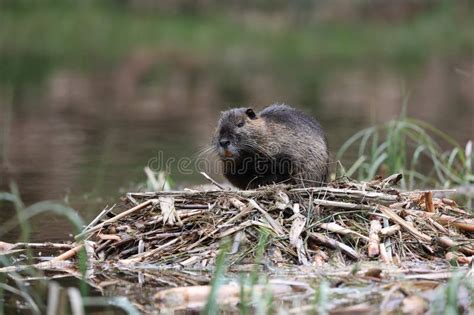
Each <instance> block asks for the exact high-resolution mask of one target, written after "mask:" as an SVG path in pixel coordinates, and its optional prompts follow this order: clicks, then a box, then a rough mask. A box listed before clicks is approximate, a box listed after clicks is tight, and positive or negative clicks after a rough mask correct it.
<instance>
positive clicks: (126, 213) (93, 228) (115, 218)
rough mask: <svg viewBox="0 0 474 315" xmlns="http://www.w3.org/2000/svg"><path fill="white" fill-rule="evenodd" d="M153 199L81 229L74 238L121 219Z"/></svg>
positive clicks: (150, 202)
mask: <svg viewBox="0 0 474 315" xmlns="http://www.w3.org/2000/svg"><path fill="white" fill-rule="evenodd" d="M155 201H156V200H154V199H150V200H147V201H145V202H143V203H141V204H139V205H138V206H135V207H133V208H131V209H129V210H127V211H124V212H122V213H120V214H117V215H116V216H115V217H113V218H110V219H108V220H105V221H104V222H102V223H100V224H99V225H96V226H94V227H92V228H90V229H89V230H87V231H83V232H82V233H80V234H78V235H76V236H74V238H75V239H76V240H77V239H81V238H82V237H84V236H85V235H88V234H91V233H93V232H95V231H98V230H100V229H101V228H102V227H104V226H105V225H106V224H109V223H112V222H115V221H117V220H119V219H121V218H123V217H126V216H127V215H129V214H130V213H132V212H135V211H137V210H140V209H143V208H145V207H148V206H149V205H152V204H153V203H155Z"/></svg>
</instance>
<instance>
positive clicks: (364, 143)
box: [336, 111, 474, 189]
mask: <svg viewBox="0 0 474 315" xmlns="http://www.w3.org/2000/svg"><path fill="white" fill-rule="evenodd" d="M440 143H442V144H443V145H444V146H449V147H450V149H449V150H443V149H442V146H441V144H440ZM350 149H352V150H353V151H356V152H357V155H358V159H357V160H356V161H355V162H354V163H353V164H352V165H351V166H350V167H348V168H347V170H346V169H344V168H343V170H342V175H344V176H348V177H354V178H357V179H359V180H371V179H373V178H374V177H375V176H376V175H382V176H385V175H390V174H393V173H403V175H404V179H403V180H402V183H401V185H402V188H404V189H415V188H425V187H439V188H450V187H457V186H464V185H470V184H474V170H473V163H474V155H473V154H472V141H468V142H467V144H466V145H461V144H459V143H457V142H456V141H455V140H453V139H452V138H451V137H449V136H448V135H447V134H445V133H443V132H442V131H440V130H439V129H437V128H435V127H433V126H431V125H429V124H427V123H425V122H423V121H420V120H416V119H413V118H408V117H406V115H405V113H404V111H403V112H402V114H401V115H400V117H398V118H397V119H395V120H391V121H389V122H387V123H383V124H380V125H376V126H372V127H369V128H366V129H363V130H361V131H359V132H357V133H356V134H355V135H353V136H352V137H351V138H349V139H348V140H347V141H346V142H345V143H344V144H343V145H342V147H341V148H340V150H339V151H338V153H337V155H336V158H337V159H338V160H347V158H346V154H348V152H349V150H350Z"/></svg>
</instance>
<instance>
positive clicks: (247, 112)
mask: <svg viewBox="0 0 474 315" xmlns="http://www.w3.org/2000/svg"><path fill="white" fill-rule="evenodd" d="M245 113H246V114H247V116H249V118H250V119H257V115H256V114H255V112H254V111H253V109H251V108H249V109H247V110H246V111H245Z"/></svg>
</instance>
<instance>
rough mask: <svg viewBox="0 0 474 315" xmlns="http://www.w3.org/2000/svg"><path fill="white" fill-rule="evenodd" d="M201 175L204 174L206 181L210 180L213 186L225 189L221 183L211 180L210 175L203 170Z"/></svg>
mask: <svg viewBox="0 0 474 315" xmlns="http://www.w3.org/2000/svg"><path fill="white" fill-rule="evenodd" d="M201 175H202V176H204V177H205V178H206V179H207V180H208V181H210V182H211V183H212V184H214V185H215V186H217V187H218V188H219V189H220V190H226V189H225V188H224V187H222V186H221V184H219V183H218V182H216V181H215V180H213V179H212V178H211V176H209V175H207V174H206V173H204V172H201Z"/></svg>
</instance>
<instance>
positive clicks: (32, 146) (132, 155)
mask: <svg viewBox="0 0 474 315" xmlns="http://www.w3.org/2000/svg"><path fill="white" fill-rule="evenodd" d="M426 67H427V68H428V69H424V70H423V71H421V72H428V74H424V75H421V74H420V77H421V79H419V80H418V79H404V78H403V76H401V75H397V74H396V73H390V72H387V73H385V74H383V75H381V74H380V73H378V72H377V73H366V74H364V75H359V74H354V73H352V72H354V71H350V72H349V73H347V74H344V73H341V74H337V75H335V77H338V76H340V77H341V78H342V79H341V80H342V81H335V82H332V81H330V80H328V81H327V82H325V83H324V91H321V92H319V93H318V95H316V96H315V97H314V98H313V101H314V103H313V104H309V103H306V104H299V103H298V102H297V101H298V97H293V96H291V95H290V93H289V92H288V91H285V90H283V91H276V92H275V93H276V94H275V96H274V97H272V96H266V97H263V99H261V100H260V99H259V96H260V94H259V93H247V94H245V93H244V94H245V95H240V96H238V97H235V98H236V99H239V102H234V101H232V98H230V97H228V96H226V95H225V94H224V95H223V93H222V92H219V90H218V88H215V87H212V85H213V84H215V85H218V82H217V83H216V82H212V81H211V82H208V83H207V84H206V85H205V86H201V85H200V84H197V87H196V86H192V85H191V86H188V84H186V83H183V82H181V85H180V87H181V88H182V89H183V90H179V89H178V87H175V86H173V84H170V83H169V82H166V81H165V83H161V84H158V83H156V86H155V84H152V85H151V87H152V88H154V89H156V91H154V92H153V93H151V92H150V95H148V93H147V89H148V88H149V87H147V89H145V88H140V87H138V88H137V90H136V91H134V92H130V93H131V94H130V96H127V98H128V99H129V103H128V102H127V103H123V102H119V101H117V99H123V98H124V96H123V95H120V94H121V93H124V92H123V91H117V90H116V89H109V90H108V89H107V88H104V87H97V84H98V83H97V82H96V79H95V78H94V76H93V75H90V76H91V77H89V76H88V75H87V74H86V75H84V74H83V75H81V76H79V78H78V75H77V74H75V73H68V72H61V73H57V74H54V75H52V77H51V78H50V79H49V83H48V84H46V85H43V86H40V87H37V88H34V87H31V88H28V89H22V90H20V91H15V92H14V93H12V92H11V91H8V90H5V93H4V94H3V95H4V97H3V98H2V100H3V102H2V103H0V104H2V107H1V111H0V112H1V114H2V115H1V116H2V169H1V173H0V178H1V182H0V185H1V189H2V190H8V189H9V184H10V183H11V182H14V183H16V184H17V185H18V187H19V190H20V193H21V197H22V199H23V201H24V202H25V204H26V205H29V204H32V203H35V202H38V201H42V200H62V201H65V202H66V203H68V204H69V205H70V206H71V207H73V208H75V209H77V210H78V212H79V213H80V214H81V215H82V216H83V218H84V219H85V221H89V220H90V219H91V218H93V217H94V216H95V215H96V214H97V213H98V212H99V211H100V210H101V209H102V208H103V207H104V206H105V205H107V204H109V205H110V204H113V203H114V200H117V198H118V197H119V196H120V195H121V194H122V193H123V192H125V191H127V190H129V189H136V187H138V184H140V183H144V182H145V179H146V177H145V175H144V172H143V168H144V167H145V166H146V165H148V164H150V163H151V164H150V165H152V166H153V167H154V169H155V170H156V171H159V170H161V169H159V167H158V166H157V165H163V164H160V163H158V164H157V163H156V162H157V160H159V161H161V160H164V161H169V159H171V158H174V161H177V160H179V159H180V158H183V157H191V158H196V157H201V158H204V159H207V158H208V156H207V155H202V156H201V155H199V152H201V151H202V150H203V149H205V148H207V147H208V146H209V145H210V141H211V138H212V134H213V128H214V127H215V123H216V121H217V119H218V117H219V112H220V110H222V109H225V108H229V107H232V106H241V105H247V104H254V107H256V108H262V107H264V106H265V105H267V104H270V103H272V102H286V103H290V104H292V105H294V106H296V107H299V108H302V109H304V110H305V111H307V112H308V113H310V114H312V115H314V116H315V117H317V118H318V119H319V120H320V121H321V123H322V125H323V126H324V128H325V129H326V131H327V134H328V138H329V143H330V148H331V151H332V154H333V155H335V153H336V151H337V148H339V147H340V145H341V144H342V143H343V142H344V141H345V140H346V139H347V138H349V137H350V136H351V135H352V134H353V133H354V132H356V131H358V130H360V129H361V128H364V127H367V126H369V125H371V124H373V123H375V122H381V121H387V120H389V119H391V118H394V117H396V116H397V115H398V114H399V112H400V110H401V107H402V103H403V99H404V97H405V96H404V92H403V91H402V89H401V88H400V86H397V85H396V84H395V82H396V78H397V77H398V78H399V80H402V81H403V80H406V82H410V85H411V86H413V88H412V90H411V93H410V104H411V105H410V106H409V113H410V115H411V116H413V117H415V118H419V119H423V120H426V121H428V122H430V123H431V124H433V125H434V126H436V127H438V128H439V129H441V130H442V131H444V132H446V133H448V134H450V135H451V136H453V137H454V138H455V139H456V140H457V141H460V142H461V143H462V142H464V141H467V140H468V139H469V138H472V135H473V134H474V131H473V117H474V116H473V115H474V114H473V113H474V105H473V104H474V101H473V98H474V95H473V90H474V89H473V90H469V89H465V90H463V89H462V86H463V84H468V83H467V82H466V80H468V81H469V80H470V82H473V79H472V77H470V78H465V77H463V76H460V75H458V74H457V73H456V72H454V71H451V70H453V69H452V68H450V67H449V66H448V65H444V64H438V65H431V64H428V65H427V66H426ZM431 67H435V68H440V69H441V70H440V69H436V70H430V68H431ZM177 72H181V70H177ZM432 72H434V73H432ZM178 76H183V78H182V80H184V81H186V80H188V79H186V76H185V74H182V73H180V74H179V75H178ZM351 76H353V78H351ZM445 76H448V77H451V78H452V79H453V80H457V81H458V83H459V85H456V84H450V85H447V86H445V85H443V84H440V83H439V82H438V81H439V80H443V81H446V82H447V81H448V79H446V78H445ZM171 77H173V76H172V75H171ZM387 77H388V78H391V79H387ZM170 80H173V78H170ZM180 80H181V79H180ZM180 80H177V81H180ZM197 80H198V82H199V80H200V78H198V79H197ZM203 80H204V79H203ZM269 80H272V78H269ZM385 80H387V82H385ZM344 81H347V82H344ZM431 81H432V82H431ZM430 82H431V83H430ZM391 83H394V86H390V84H391ZM176 84H178V83H176ZM301 84H302V85H303V84H304V82H301ZM373 85H374V86H373ZM407 85H408V83H407ZM425 85H428V86H425ZM431 85H433V86H431ZM84 86H86V87H84ZM244 86H245V85H244ZM473 86H474V85H473ZM200 88H202V90H199V89H200ZM315 88H316V87H315ZM78 89H82V91H78ZM266 89H270V90H273V89H274V87H272V86H270V87H263V88H262V90H261V94H263V95H266V94H267V93H268V91H266ZM387 89H388V91H387ZM216 90H217V91H216ZM302 90H303V88H302ZM425 90H427V91H432V94H429V95H425V93H426V92H425ZM118 94H119V96H117V95H118ZM436 94H439V95H436ZM269 95H270V94H269ZM240 99H242V101H240ZM7 100H9V102H7ZM209 158H210V157H209ZM210 160H212V159H210ZM345 162H346V163H350V162H351V161H345ZM193 165H194V164H193ZM193 165H191V168H190V172H188V173H183V172H180V171H178V168H177V163H176V162H174V163H172V164H171V168H170V169H169V171H170V175H171V178H172V180H173V181H174V182H175V183H176V184H179V185H180V186H186V185H188V186H189V185H192V184H199V183H203V182H204V180H203V178H202V176H201V175H200V174H199V172H198V171H197V170H196V169H194V168H193ZM212 175H213V176H214V177H216V178H217V179H219V180H222V178H221V177H220V176H219V174H212ZM142 186H143V185H142ZM2 207H3V209H2V211H1V212H0V221H5V220H7V219H9V218H11V217H13V216H14V211H13V209H11V208H8V207H5V206H2ZM33 223H34V225H33V235H32V237H33V240H38V241H39V240H62V239H65V238H67V237H68V235H69V234H70V233H71V227H70V226H69V225H68V224H65V221H64V220H63V219H61V218H59V217H57V216H53V215H42V216H40V217H37V218H34V219H33ZM18 235H19V232H17V233H13V234H9V237H8V238H9V239H7V241H8V240H9V241H13V240H15V239H16V238H17V237H18Z"/></svg>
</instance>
